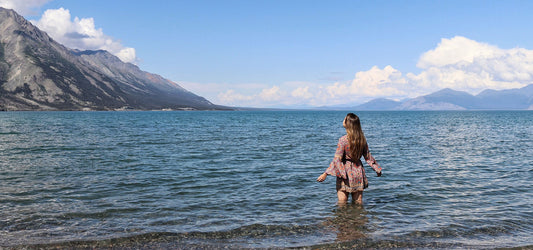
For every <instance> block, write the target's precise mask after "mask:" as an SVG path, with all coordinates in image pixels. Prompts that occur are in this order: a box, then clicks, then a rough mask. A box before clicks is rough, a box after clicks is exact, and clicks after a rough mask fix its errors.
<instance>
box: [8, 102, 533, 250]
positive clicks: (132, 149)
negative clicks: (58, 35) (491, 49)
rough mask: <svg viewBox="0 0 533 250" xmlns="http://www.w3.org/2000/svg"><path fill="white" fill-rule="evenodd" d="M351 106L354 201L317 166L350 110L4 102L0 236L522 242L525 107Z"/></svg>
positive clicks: (128, 241) (104, 241)
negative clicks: (361, 136) (359, 195)
mask: <svg viewBox="0 0 533 250" xmlns="http://www.w3.org/2000/svg"><path fill="white" fill-rule="evenodd" d="M357 114H358V115H359V116H360V117H361V120H362V126H363V129H364V131H365V134H366V136H367V140H368V142H369V145H370V150H371V152H372V154H373V155H374V157H375V158H376V159H377V161H378V163H380V165H381V166H382V167H383V176H382V177H379V178H378V177H376V175H375V173H374V172H373V171H372V170H371V169H370V168H369V167H368V166H367V165H365V167H366V169H367V174H368V176H369V181H370V187H369V188H368V189H367V190H366V191H365V192H364V206H363V207H358V206H355V205H348V206H345V207H340V206H338V205H337V204H336V194H335V178H332V177H331V176H330V177H328V179H327V180H326V181H325V182H324V183H317V182H316V181H315V180H316V177H318V175H320V174H321V173H322V172H323V171H324V170H325V169H326V168H327V166H328V165H329V162H330V161H331V158H332V157H333V154H334V152H335V148H336V143H337V140H338V138H339V137H340V136H342V135H343V133H344V129H343V128H342V120H343V118H344V116H345V115H346V112H330V111H286V112H281V111H280V112H277V111H262V112H248V111H246V112H2V113H0V246H8V247H9V246H21V245H25V246H27V245H34V244H45V246H57V245H59V246H84V245H88V246H103V247H112V246H133V247H136V246H137V247H138V246H144V247H154V248H157V247H175V246H202V247H287V246H288V247H302V246H315V247H316V246H322V247H324V246H326V247H327V246H329V247H339V246H366V247H396V246H397V247H408V248H409V247H415V248H416V247H446V248H447V247H452V248H453V247H459V248H462V247H473V248H476V247H480V248H486V247H489V248H490V247H516V246H531V245H533V237H531V235H532V234H533V205H532V204H533V191H532V189H531V187H532V186H533V157H532V156H533V113H532V112H531V111H490V112H489V111H487V112H482V111H475V112H474V111H473V112H358V113H357Z"/></svg>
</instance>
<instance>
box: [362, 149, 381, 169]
mask: <svg viewBox="0 0 533 250" xmlns="http://www.w3.org/2000/svg"><path fill="white" fill-rule="evenodd" d="M363 157H364V158H365V161H366V162H367V163H368V165H369V166H370V167H371V168H372V169H374V171H376V173H379V172H381V167H380V166H379V164H378V163H377V162H376V159H374V157H373V156H372V154H370V150H368V144H367V145H366V147H365V151H364V152H363Z"/></svg>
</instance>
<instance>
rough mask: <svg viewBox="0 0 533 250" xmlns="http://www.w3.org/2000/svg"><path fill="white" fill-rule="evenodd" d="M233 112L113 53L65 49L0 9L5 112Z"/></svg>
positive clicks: (1, 105)
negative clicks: (123, 110)
mask: <svg viewBox="0 0 533 250" xmlns="http://www.w3.org/2000/svg"><path fill="white" fill-rule="evenodd" d="M120 109H138V110H159V109H200V110H206V109H228V108H227V107H223V106H218V105H214V104H212V103H211V102H209V101H208V100H206V99H205V98H203V97H200V96H198V95H195V94H193V93H191V92H189V91H187V90H185V89H184V88H182V87H181V86H179V85H178V84H176V83H174V82H172V81H170V80H167V79H165V78H163V77H161V76H159V75H156V74H151V73H148V72H145V71H142V70H141V69H139V68H138V67H137V66H136V65H133V64H130V63H124V62H122V61H121V60H120V59H118V58H117V57H116V56H114V55H112V54H110V53H109V52H107V51H103V50H99V51H79V50H72V49H68V48H66V47H64V46H63V45H61V44H59V43H57V42H56V41H54V40H53V39H52V38H50V37H49V36H48V35H47V34H46V33H45V32H43V31H41V30H39V29H38V28H37V27H35V26H33V25H32V24H31V23H30V22H29V21H27V20H26V19H24V18H23V17H22V16H20V15H18V14H17V13H16V12H15V11H13V10H8V9H4V8H0V110H120Z"/></svg>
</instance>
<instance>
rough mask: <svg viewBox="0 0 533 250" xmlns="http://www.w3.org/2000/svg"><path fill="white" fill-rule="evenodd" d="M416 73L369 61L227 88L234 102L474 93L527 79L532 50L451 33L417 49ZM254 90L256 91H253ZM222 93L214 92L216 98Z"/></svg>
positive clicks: (532, 73) (532, 75)
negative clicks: (351, 72) (345, 75)
mask: <svg viewBox="0 0 533 250" xmlns="http://www.w3.org/2000/svg"><path fill="white" fill-rule="evenodd" d="M417 67H419V68H420V69H422V71H421V72H420V73H419V74H414V73H406V74H402V72H400V71H399V70H397V69H394V68H393V67H392V66H390V65H389V66H386V67H384V68H382V69H381V68H379V67H377V66H374V67H372V68H370V69H369V70H367V71H360V72H357V73H356V74H355V77H354V78H353V80H351V81H336V82H332V83H329V84H326V85H324V84H319V83H311V82H287V83H283V84H278V85H277V86H265V85H259V86H256V88H255V92H251V89H247V94H244V95H239V93H237V92H236V91H235V90H231V92H226V94H227V93H230V94H231V96H233V98H232V99H231V100H232V101H233V102H234V103H236V104H238V105H239V106H259V107H260V106H276V105H278V106H282V105H313V106H322V105H339V104H347V103H351V104H354V103H363V102H366V101H369V100H371V99H374V98H378V97H384V98H390V99H395V100H400V99H403V98H408V97H411V98H412V97H416V96H420V95H425V94H429V93H432V92H434V91H438V90H440V89H443V88H452V89H455V90H460V91H466V92H470V93H472V94H477V93H478V92H480V91H482V90H484V89H496V90H501V89H509V88H520V87H523V86H526V85H528V84H531V83H533V50H528V49H524V48H512V49H502V48H499V47H497V46H494V45H490V44H487V43H481V42H477V41H474V40H471V39H468V38H465V37H461V36H456V37H453V38H450V39H446V38H445V39H442V40H441V42H440V43H439V44H438V45H437V46H436V47H435V48H434V49H432V50H429V51H427V52H425V53H423V54H422V56H421V57H420V59H419V61H418V63H417ZM254 93H256V94H254ZM220 97H227V96H226V95H219V98H218V100H215V102H217V101H218V102H219V103H220V104H226V105H231V104H230V103H225V101H226V100H228V98H220Z"/></svg>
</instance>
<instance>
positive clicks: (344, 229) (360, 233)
mask: <svg viewBox="0 0 533 250" xmlns="http://www.w3.org/2000/svg"><path fill="white" fill-rule="evenodd" d="M367 224H368V217H367V212H366V210H365V209H364V208H363V206H362V205H359V204H353V203H352V204H346V203H339V204H338V207H337V208H336V209H335V210H334V212H333V216H331V217H329V218H328V219H327V220H326V221H325V222H324V226H325V228H328V229H330V230H332V231H334V232H335V233H336V234H337V238H336V241H337V242H345V241H354V240H358V239H362V238H366V237H367V234H368V232H369V230H368V226H367Z"/></svg>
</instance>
